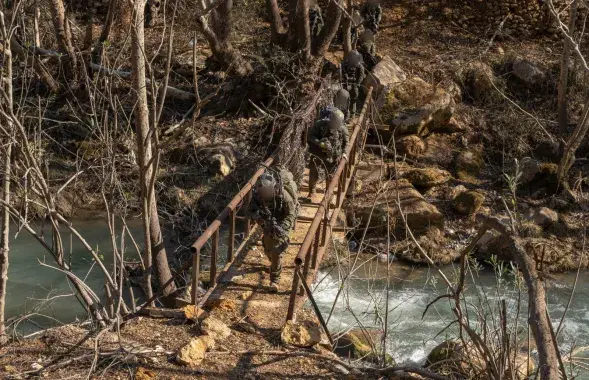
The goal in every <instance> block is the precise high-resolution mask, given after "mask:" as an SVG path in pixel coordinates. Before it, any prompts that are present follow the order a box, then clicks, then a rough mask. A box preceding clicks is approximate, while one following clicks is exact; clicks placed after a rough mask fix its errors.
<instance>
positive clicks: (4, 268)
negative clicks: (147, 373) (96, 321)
mask: <svg viewBox="0 0 589 380" xmlns="http://www.w3.org/2000/svg"><path fill="white" fill-rule="evenodd" d="M0 17H1V18H2V20H1V25H0V26H1V27H2V36H3V39H7V38H8V31H7V30H6V24H5V23H4V15H3V14H2V15H0ZM3 74H4V75H3V77H2V85H3V86H4V89H5V91H6V95H7V97H8V99H6V100H5V102H6V105H5V107H7V108H9V109H10V110H13V107H14V104H13V100H12V50H11V48H10V44H6V46H5V49H4V70H3ZM6 123H7V130H8V133H10V134H12V132H13V125H12V123H11V122H10V121H9V120H7V121H6ZM6 137H7V138H6V144H5V146H6V151H5V152H4V173H2V200H3V201H4V204H3V205H4V207H2V217H1V219H2V221H1V223H2V224H1V227H0V228H1V231H0V345H4V344H6V343H7V342H8V335H7V334H6V325H5V316H4V312H5V309H6V283H7V282H8V251H9V250H10V209H9V207H8V206H9V205H10V177H11V175H12V174H11V168H12V163H11V160H12V136H10V135H9V136H6Z"/></svg>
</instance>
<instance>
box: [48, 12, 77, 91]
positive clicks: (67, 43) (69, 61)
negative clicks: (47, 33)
mask: <svg viewBox="0 0 589 380" xmlns="http://www.w3.org/2000/svg"><path fill="white" fill-rule="evenodd" d="M51 17H52V18H53V28H54V29H55V37H56V39H57V46H58V47H59V52H60V53H62V54H65V55H66V57H65V58H64V60H63V67H62V69H63V72H64V75H65V76H66V78H68V79H75V78H76V73H77V72H76V68H77V63H76V54H75V51H74V45H73V43H72V38H71V33H70V32H69V25H68V24H67V22H68V21H67V19H66V17H65V7H64V5H63V1H62V0H51Z"/></svg>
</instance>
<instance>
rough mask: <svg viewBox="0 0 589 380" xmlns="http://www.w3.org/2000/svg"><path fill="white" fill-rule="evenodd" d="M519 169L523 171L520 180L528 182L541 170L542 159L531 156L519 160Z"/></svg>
mask: <svg viewBox="0 0 589 380" xmlns="http://www.w3.org/2000/svg"><path fill="white" fill-rule="evenodd" d="M519 170H520V173H521V176H520V178H519V182H520V183H524V184H525V183H528V182H530V181H531V180H533V179H534V177H535V176H536V174H538V173H539V172H540V161H538V160H534V159H533V158H531V157H524V158H522V159H521V160H520V162H519Z"/></svg>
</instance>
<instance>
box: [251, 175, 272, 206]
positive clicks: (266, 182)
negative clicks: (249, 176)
mask: <svg viewBox="0 0 589 380" xmlns="http://www.w3.org/2000/svg"><path fill="white" fill-rule="evenodd" d="M255 193H256V196H257V197H258V199H261V200H269V199H272V198H274V196H275V195H276V179H275V178H274V176H273V175H272V174H271V173H268V172H265V173H264V174H262V175H261V176H260V177H259V178H258V180H257V181H256V189H255Z"/></svg>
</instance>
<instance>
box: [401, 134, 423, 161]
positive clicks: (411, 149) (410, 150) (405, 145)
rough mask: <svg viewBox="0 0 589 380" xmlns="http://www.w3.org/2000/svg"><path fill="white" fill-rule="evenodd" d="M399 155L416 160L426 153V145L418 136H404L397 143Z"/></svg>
mask: <svg viewBox="0 0 589 380" xmlns="http://www.w3.org/2000/svg"><path fill="white" fill-rule="evenodd" d="M395 147H396V149H397V154H400V155H407V157H409V158H416V157H419V156H421V155H422V154H423V153H424V152H425V143H424V142H423V140H422V139H421V138H420V137H419V136H417V135H409V136H404V137H401V138H399V139H397V140H396V141H395Z"/></svg>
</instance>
